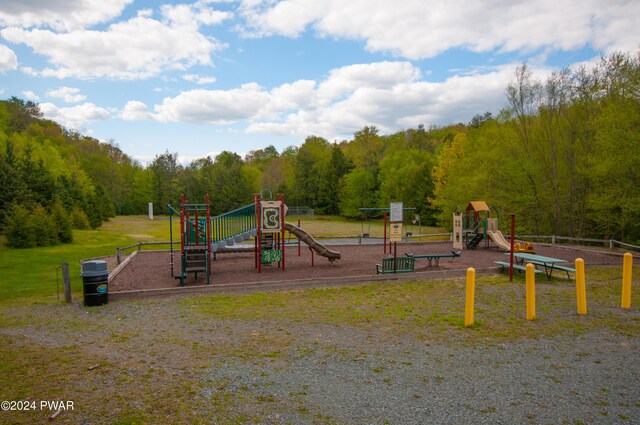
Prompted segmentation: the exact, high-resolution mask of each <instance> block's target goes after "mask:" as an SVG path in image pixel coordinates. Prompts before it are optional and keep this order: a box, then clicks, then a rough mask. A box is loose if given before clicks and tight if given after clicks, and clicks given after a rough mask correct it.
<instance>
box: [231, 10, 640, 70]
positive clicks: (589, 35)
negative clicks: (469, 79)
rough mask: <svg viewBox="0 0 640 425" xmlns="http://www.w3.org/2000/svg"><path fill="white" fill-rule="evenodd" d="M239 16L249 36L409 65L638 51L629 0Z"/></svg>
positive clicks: (639, 14)
mask: <svg viewBox="0 0 640 425" xmlns="http://www.w3.org/2000/svg"><path fill="white" fill-rule="evenodd" d="M240 12H241V14H242V16H243V17H244V19H245V22H246V24H247V26H246V27H245V28H244V30H245V32H247V33H249V34H251V35H253V36H266V35H273V34H280V35H285V36H289V37H295V36H298V35H300V34H301V33H302V32H304V31H306V30H307V29H308V28H312V29H313V30H314V31H315V32H316V33H317V34H318V35H319V36H323V37H324V36H326V37H337V38H347V39H355V40H363V41H365V42H366V47H367V49H368V50H370V51H374V52H391V53H394V54H396V55H398V56H401V57H405V58H409V59H422V58H429V57H434V56H436V55H438V54H440V53H442V52H444V51H446V50H448V49H452V48H463V49H468V50H471V51H474V52H487V51H494V50H502V51H509V52H511V51H518V50H535V49H544V48H552V49H554V50H570V49H580V48H582V47H583V46H585V45H587V44H589V45H591V46H593V47H594V48H596V49H601V50H604V51H605V52H607V51H611V50H614V49H619V50H635V49H636V48H637V47H638V46H637V44H638V38H637V28H638V26H639V25H640V2H638V1H635V0H611V1H608V2H603V1H599V0H536V1H530V0H515V1H514V0H492V1H489V2H469V1H467V0H450V1H446V2H443V1H429V0H404V1H401V2H394V3H393V6H392V7H390V5H389V2H388V1H387V0H350V1H348V2H345V1H343V0H282V1H279V2H270V1H262V2H261V1H254V0H251V1H243V2H242V5H241V7H240Z"/></svg>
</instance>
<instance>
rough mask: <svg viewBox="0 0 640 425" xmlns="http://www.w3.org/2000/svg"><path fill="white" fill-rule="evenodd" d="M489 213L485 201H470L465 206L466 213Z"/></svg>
mask: <svg viewBox="0 0 640 425" xmlns="http://www.w3.org/2000/svg"><path fill="white" fill-rule="evenodd" d="M471 210H473V211H476V212H480V211H489V206H488V205H487V203H486V202H485V201H471V202H469V205H467V211H471Z"/></svg>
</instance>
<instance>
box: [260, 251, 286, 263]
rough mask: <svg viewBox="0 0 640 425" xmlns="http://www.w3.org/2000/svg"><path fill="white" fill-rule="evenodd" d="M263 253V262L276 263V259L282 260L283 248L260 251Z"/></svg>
mask: <svg viewBox="0 0 640 425" xmlns="http://www.w3.org/2000/svg"><path fill="white" fill-rule="evenodd" d="M260 253H261V254H262V258H261V260H262V262H263V263H275V262H276V261H278V262H280V261H282V250H280V249H265V250H263V251H260Z"/></svg>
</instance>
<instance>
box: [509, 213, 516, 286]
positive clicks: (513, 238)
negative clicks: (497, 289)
mask: <svg viewBox="0 0 640 425" xmlns="http://www.w3.org/2000/svg"><path fill="white" fill-rule="evenodd" d="M515 241H516V215H515V214H511V251H509V252H510V253H509V282H513V248H514V242H515Z"/></svg>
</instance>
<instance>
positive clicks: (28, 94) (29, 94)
mask: <svg viewBox="0 0 640 425" xmlns="http://www.w3.org/2000/svg"><path fill="white" fill-rule="evenodd" d="M22 95H23V96H24V97H25V98H26V99H27V100H32V101H34V102H35V101H38V100H40V96H38V95H37V94H35V93H34V92H32V91H31V90H27V91H23V92H22Z"/></svg>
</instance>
